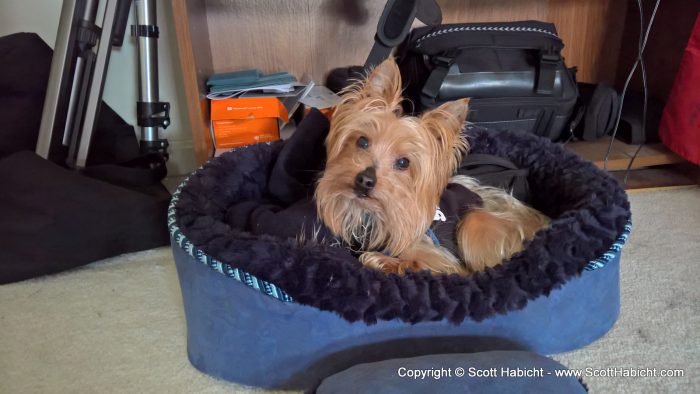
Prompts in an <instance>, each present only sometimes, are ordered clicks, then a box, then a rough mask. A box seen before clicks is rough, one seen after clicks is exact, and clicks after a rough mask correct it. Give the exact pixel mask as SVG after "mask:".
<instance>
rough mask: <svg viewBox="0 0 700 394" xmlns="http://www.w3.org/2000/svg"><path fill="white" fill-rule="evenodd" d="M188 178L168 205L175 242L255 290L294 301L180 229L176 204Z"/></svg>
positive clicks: (190, 253) (171, 234) (207, 263)
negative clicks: (211, 253) (217, 256)
mask: <svg viewBox="0 0 700 394" xmlns="http://www.w3.org/2000/svg"><path fill="white" fill-rule="evenodd" d="M188 180H189V178H188V179H185V181H184V182H182V184H180V186H178V188H177V190H176V191H175V193H173V196H172V198H171V200H170V206H168V230H169V231H170V238H171V239H172V240H174V241H175V243H176V244H178V245H179V246H180V247H181V248H182V249H183V250H184V251H185V252H187V254H189V255H190V256H192V257H193V258H194V259H195V260H197V261H199V262H200V263H202V264H206V265H208V266H209V267H210V268H211V269H213V270H214V271H216V272H218V273H220V274H224V275H226V276H228V277H230V278H233V279H235V280H237V281H239V282H241V283H243V284H245V285H247V286H249V287H252V288H254V289H255V290H259V291H262V292H263V293H265V294H267V295H269V296H272V297H275V298H277V299H278V300H280V301H284V302H294V299H292V297H290V296H289V294H287V293H285V292H284V291H283V290H282V289H280V288H279V287H277V286H275V285H274V284H272V283H270V282H266V281H264V280H260V279H258V278H256V277H255V276H253V275H251V274H249V273H247V272H245V271H242V270H240V269H238V268H235V267H233V266H231V265H230V264H227V263H224V262H221V261H219V260H217V259H215V258H213V257H211V256H209V255H208V254H206V253H204V251H203V250H201V249H199V248H198V247H196V246H194V244H192V242H190V240H189V239H187V237H185V235H184V234H183V233H182V231H180V228H179V227H178V226H177V221H176V219H175V206H176V205H177V202H178V200H179V199H180V190H181V189H182V188H183V187H184V185H186V184H187V181H188Z"/></svg>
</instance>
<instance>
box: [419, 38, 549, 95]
mask: <svg viewBox="0 0 700 394" xmlns="http://www.w3.org/2000/svg"><path fill="white" fill-rule="evenodd" d="M509 48H510V47H509ZM517 48H530V49H539V51H540V62H539V66H538V70H537V81H536V83H535V92H536V93H537V94H541V95H546V96H549V95H551V94H552V93H553V92H554V82H555V79H556V75H557V65H558V64H559V62H560V61H561V55H560V54H559V51H557V50H555V49H554V47H553V46H551V45H550V46H548V47H547V48H545V49H542V48H539V47H534V46H533V47H517ZM462 49H463V48H459V49H451V50H449V51H447V52H446V53H445V54H444V55H438V56H436V57H434V58H433V62H434V63H435V68H434V69H433V70H432V71H431V72H430V75H429V76H428V79H427V80H426V81H425V84H424V85H423V89H422V90H421V99H422V101H423V100H425V101H426V102H427V103H429V104H432V105H434V104H435V103H436V101H437V97H438V95H439V94H440V87H441V86H442V83H443V82H444V81H445V78H446V77H447V73H448V72H449V70H450V67H451V66H452V64H454V61H455V59H456V58H457V57H459V55H460V54H461V53H462Z"/></svg>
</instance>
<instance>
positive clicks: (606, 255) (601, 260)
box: [584, 221, 632, 271]
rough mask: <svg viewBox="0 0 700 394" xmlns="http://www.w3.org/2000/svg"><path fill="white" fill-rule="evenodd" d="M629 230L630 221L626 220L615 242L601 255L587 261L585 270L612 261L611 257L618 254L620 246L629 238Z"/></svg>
mask: <svg viewBox="0 0 700 394" xmlns="http://www.w3.org/2000/svg"><path fill="white" fill-rule="evenodd" d="M630 231H632V222H631V221H630V222H627V224H626V225H625V229H624V230H622V234H620V236H619V237H617V240H616V241H615V243H613V244H612V246H611V247H610V249H608V251H607V252H605V253H604V254H603V255H602V256H600V257H598V258H597V259H595V260H593V261H591V262H589V263H588V264H587V265H586V267H585V268H584V269H585V270H586V271H595V270H597V269H598V268H603V267H605V265H606V264H608V263H609V262H610V261H612V259H614V258H615V257H616V256H618V255H619V254H620V251H621V250H622V247H623V246H625V242H627V238H629V236H630Z"/></svg>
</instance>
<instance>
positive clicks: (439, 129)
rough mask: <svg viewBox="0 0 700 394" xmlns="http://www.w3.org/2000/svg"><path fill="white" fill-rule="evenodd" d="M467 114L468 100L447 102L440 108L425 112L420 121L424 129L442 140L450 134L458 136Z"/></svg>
mask: <svg viewBox="0 0 700 394" xmlns="http://www.w3.org/2000/svg"><path fill="white" fill-rule="evenodd" d="M468 113H469V99H468V98H463V99H459V100H454V101H448V102H446V103H445V104H442V105H441V106H439V107H437V108H435V109H433V110H430V111H428V112H425V113H424V114H423V116H421V120H422V121H423V122H424V124H425V125H426V127H428V129H429V130H430V131H431V132H432V133H433V134H434V135H435V136H436V137H437V138H438V139H441V138H444V137H446V136H448V135H446V134H450V135H454V134H458V133H459V132H460V131H461V130H462V126H463V125H464V122H465V121H466V120H467V114H468Z"/></svg>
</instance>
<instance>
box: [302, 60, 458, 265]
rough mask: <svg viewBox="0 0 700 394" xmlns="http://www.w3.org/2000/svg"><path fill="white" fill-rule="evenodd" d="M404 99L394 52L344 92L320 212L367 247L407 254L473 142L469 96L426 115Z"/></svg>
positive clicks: (329, 145) (319, 194) (349, 239)
mask: <svg viewBox="0 0 700 394" xmlns="http://www.w3.org/2000/svg"><path fill="white" fill-rule="evenodd" d="M401 101H402V96H401V74H400V73H399V69H398V67H397V65H396V63H395V61H394V60H393V59H389V60H386V61H384V62H383V63H381V64H380V65H379V66H377V67H376V68H375V69H374V70H372V71H371V72H370V73H369V75H368V76H367V78H366V79H365V80H364V81H360V82H358V83H356V84H355V85H353V86H351V87H349V88H348V89H346V90H345V91H344V93H343V100H342V102H341V104H340V105H338V107H337V108H336V110H335V112H334V113H333V118H332V122H331V129H330V132H329V134H328V137H327V139H326V153H327V162H326V168H325V171H324V173H323V175H322V177H321V179H320V181H319V183H318V187H317V189H316V206H317V209H318V213H319V216H320V217H321V219H322V220H323V222H324V223H325V224H326V226H328V228H330V230H331V231H332V232H333V233H335V234H336V235H337V236H338V237H340V238H341V239H342V240H343V241H345V242H346V243H348V244H353V245H360V247H361V250H378V249H381V248H388V250H390V251H391V252H392V254H399V253H401V251H402V250H404V249H405V248H406V247H408V246H409V245H411V244H413V243H414V242H415V241H416V240H418V238H419V237H420V236H421V235H422V234H424V233H425V231H426V230H427V228H428V226H429V225H430V223H431V221H432V219H433V216H434V214H435V208H436V206H437V204H438V202H439V199H440V194H441V193H442V191H443V190H444V189H445V187H446V186H447V182H448V180H449V178H450V176H452V175H453V174H454V172H455V171H456V169H457V166H458V165H459V160H460V158H461V156H462V154H463V153H464V152H466V150H467V148H468V146H467V142H466V139H465V138H464V136H463V135H462V133H461V130H462V126H463V124H464V121H465V119H466V117H467V111H468V100H467V99H462V100H457V101H451V102H448V103H445V104H443V105H441V106H440V107H438V108H436V109H434V110H431V111H429V112H426V113H424V114H423V115H422V116H420V117H412V116H403V114H402V107H401Z"/></svg>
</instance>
